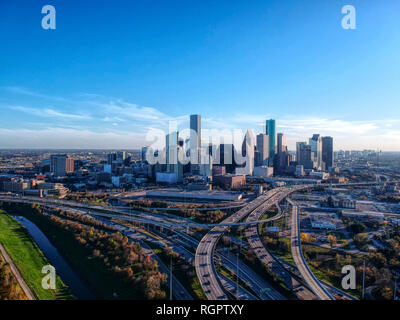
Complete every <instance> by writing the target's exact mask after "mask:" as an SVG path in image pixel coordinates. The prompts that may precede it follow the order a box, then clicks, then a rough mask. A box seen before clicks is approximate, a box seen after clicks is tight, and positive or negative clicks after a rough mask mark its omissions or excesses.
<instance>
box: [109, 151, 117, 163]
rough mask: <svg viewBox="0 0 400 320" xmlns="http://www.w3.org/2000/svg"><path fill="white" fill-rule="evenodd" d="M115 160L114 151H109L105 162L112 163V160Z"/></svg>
mask: <svg viewBox="0 0 400 320" xmlns="http://www.w3.org/2000/svg"><path fill="white" fill-rule="evenodd" d="M116 160H117V154H116V153H109V154H108V155H107V164H113V162H114V161H116Z"/></svg>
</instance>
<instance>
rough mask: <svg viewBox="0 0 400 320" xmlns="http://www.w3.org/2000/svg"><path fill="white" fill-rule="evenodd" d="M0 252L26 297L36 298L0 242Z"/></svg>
mask: <svg viewBox="0 0 400 320" xmlns="http://www.w3.org/2000/svg"><path fill="white" fill-rule="evenodd" d="M0 252H1V255H2V256H3V257H4V260H5V261H6V262H7V263H8V264H9V265H10V269H11V271H12V273H13V274H14V277H15V279H16V280H17V282H18V283H19V285H20V287H21V289H22V290H23V291H24V293H25V295H26V296H27V297H28V299H29V300H36V296H35V294H34V293H33V292H32V291H31V289H30V288H29V286H28V285H27V284H26V282H25V280H24V278H22V276H21V274H20V273H19V270H18V268H17V266H16V265H15V263H14V261H13V260H12V259H11V257H10V256H9V255H8V253H7V251H6V249H5V248H4V247H3V245H2V244H1V243H0Z"/></svg>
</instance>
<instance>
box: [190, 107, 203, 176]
mask: <svg viewBox="0 0 400 320" xmlns="http://www.w3.org/2000/svg"><path fill="white" fill-rule="evenodd" d="M200 149H201V116H200V115H199V114H192V115H191V116H190V162H191V164H192V165H199V164H200V159H201V150H200ZM197 168H198V167H197ZM197 168H196V169H197Z"/></svg>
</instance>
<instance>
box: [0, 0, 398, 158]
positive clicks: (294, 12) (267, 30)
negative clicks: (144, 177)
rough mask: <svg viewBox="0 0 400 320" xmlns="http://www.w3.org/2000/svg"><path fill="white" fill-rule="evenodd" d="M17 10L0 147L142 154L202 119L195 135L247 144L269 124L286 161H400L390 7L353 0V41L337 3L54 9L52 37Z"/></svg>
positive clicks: (29, 8) (3, 80)
mask: <svg viewBox="0 0 400 320" xmlns="http://www.w3.org/2000/svg"><path fill="white" fill-rule="evenodd" d="M24 3H25V5H24V6H23V7H20V6H18V5H17V4H16V3H8V4H7V5H2V7H1V12H5V13H6V14H4V17H2V20H1V21H2V22H1V23H2V24H4V25H13V28H10V29H9V31H8V32H7V33H3V34H1V35H0V37H1V39H2V40H3V42H4V43H7V44H8V45H7V46H5V47H4V48H3V50H2V52H1V53H0V57H1V59H0V68H1V70H2V73H1V74H0V110H1V111H2V117H1V119H0V148H12V147H15V148H55V147H57V148H72V149H78V148H79V149H81V148H84V149H87V148H95V149H99V148H106V149H116V148H118V149H122V148H124V149H127V148H129V149H139V148H140V147H141V146H143V145H144V144H146V143H143V140H144V136H145V135H146V132H147V131H148V130H149V129H151V128H163V129H164V130H166V127H167V125H168V121H177V122H178V124H181V125H182V126H183V127H188V126H189V125H188V123H187V121H188V120H187V118H188V116H189V115H190V114H201V115H202V120H203V128H204V129H207V128H209V129H214V128H218V129H228V130H234V129H241V130H242V131H243V132H246V130H247V129H248V128H251V129H253V130H254V132H255V133H256V134H258V133H263V132H264V131H265V128H264V126H265V120H266V119H271V118H272V119H276V121H277V128H276V129H277V130H276V131H277V132H284V133H285V134H286V136H287V144H288V147H289V149H290V150H295V143H296V142H297V141H306V139H308V138H309V137H310V136H312V134H314V133H319V134H321V135H322V136H333V137H335V150H338V149H344V150H351V149H353V150H355V149H360V150H361V149H374V150H377V149H379V150H383V151H400V129H399V128H400V111H399V110H400V109H399V108H398V105H399V103H400V98H399V93H398V92H399V90H398V86H397V83H398V82H399V74H400V65H399V62H398V59H397V57H398V54H397V53H398V51H399V44H398V43H399V41H397V39H398V37H399V34H398V32H397V30H399V27H400V25H399V24H400V23H399V21H398V19H397V17H396V15H395V12H398V9H399V4H398V3H396V2H394V1H393V2H386V3H384V4H383V3H381V4H376V3H372V2H369V1H353V2H352V4H353V5H354V7H355V8H356V10H357V11H356V12H357V28H356V29H355V30H344V29H343V28H342V27H341V19H342V17H343V15H342V13H341V8H342V5H343V4H342V3H341V2H336V1H332V2H330V3H328V4H325V3H321V2H319V1H309V2H307V3H306V4H304V3H302V4H300V3H289V2H284V3H282V2H279V1H268V2H263V1H254V2H253V3H252V5H248V4H247V3H245V2H244V1H239V2H237V3H236V4H235V6H234V7H233V6H230V4H229V2H227V1H219V2H218V4H212V6H211V3H210V2H208V1H204V2H202V3H198V4H197V5H196V6H195V8H196V10H194V7H193V4H190V5H189V4H184V3H181V2H178V1H176V2H170V3H169V4H164V3H161V2H159V1H154V2H153V3H152V4H149V3H147V4H139V3H126V2H121V3H119V5H117V4H118V2H117V4H116V5H115V6H111V5H109V6H97V7H96V10H94V9H93V7H94V4H93V3H91V2H87V3H85V4H81V3H78V2H76V6H78V7H79V8H80V10H79V12H76V10H74V9H73V8H75V6H74V5H72V4H71V3H70V4H68V6H66V5H65V4H64V3H62V2H61V1H54V3H53V5H54V7H55V8H56V9H57V28H56V30H43V29H42V28H41V25H40V20H41V18H42V15H41V13H40V9H41V6H39V5H38V3H36V2H34V1H29V2H28V1H26V2H25V1H24ZM121 8H123V9H124V10H121ZM18 12H21V13H23V14H25V16H26V19H25V20H24V23H17V22H16V21H18V16H17V15H16V13H18ZM177 12H178V13H179V14H177ZM115 17H119V19H116V18H115ZM104 19H111V20H112V21H113V23H107V24H104V23H103V22H104ZM172 21H173V22H172ZM28 39H29V40H28ZM71 48H74V49H73V50H71Z"/></svg>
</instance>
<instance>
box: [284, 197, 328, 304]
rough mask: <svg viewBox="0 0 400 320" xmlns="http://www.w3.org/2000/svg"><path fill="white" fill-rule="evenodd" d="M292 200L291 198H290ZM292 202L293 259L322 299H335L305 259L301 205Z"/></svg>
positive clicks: (302, 274) (315, 292) (311, 287)
mask: <svg viewBox="0 0 400 320" xmlns="http://www.w3.org/2000/svg"><path fill="white" fill-rule="evenodd" d="M289 201H290V200H289ZM289 203H291V204H292V218H291V219H292V222H291V249H292V256H293V260H294V262H295V264H296V266H297V268H298V269H299V271H300V273H301V276H302V277H303V278H304V280H305V281H306V283H307V284H308V285H309V287H310V289H311V290H312V291H313V292H314V294H315V295H316V296H317V297H318V298H319V299H320V300H335V298H334V297H333V296H332V295H331V294H330V293H329V292H328V290H326V288H325V287H323V286H322V284H321V283H320V282H319V280H318V279H317V278H316V277H315V276H314V274H313V273H312V271H311V270H310V268H309V267H308V265H307V262H306V261H305V259H304V256H303V252H302V250H301V240H300V224H299V211H300V210H299V207H298V206H296V205H295V204H294V203H293V202H291V201H290V202H289Z"/></svg>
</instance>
